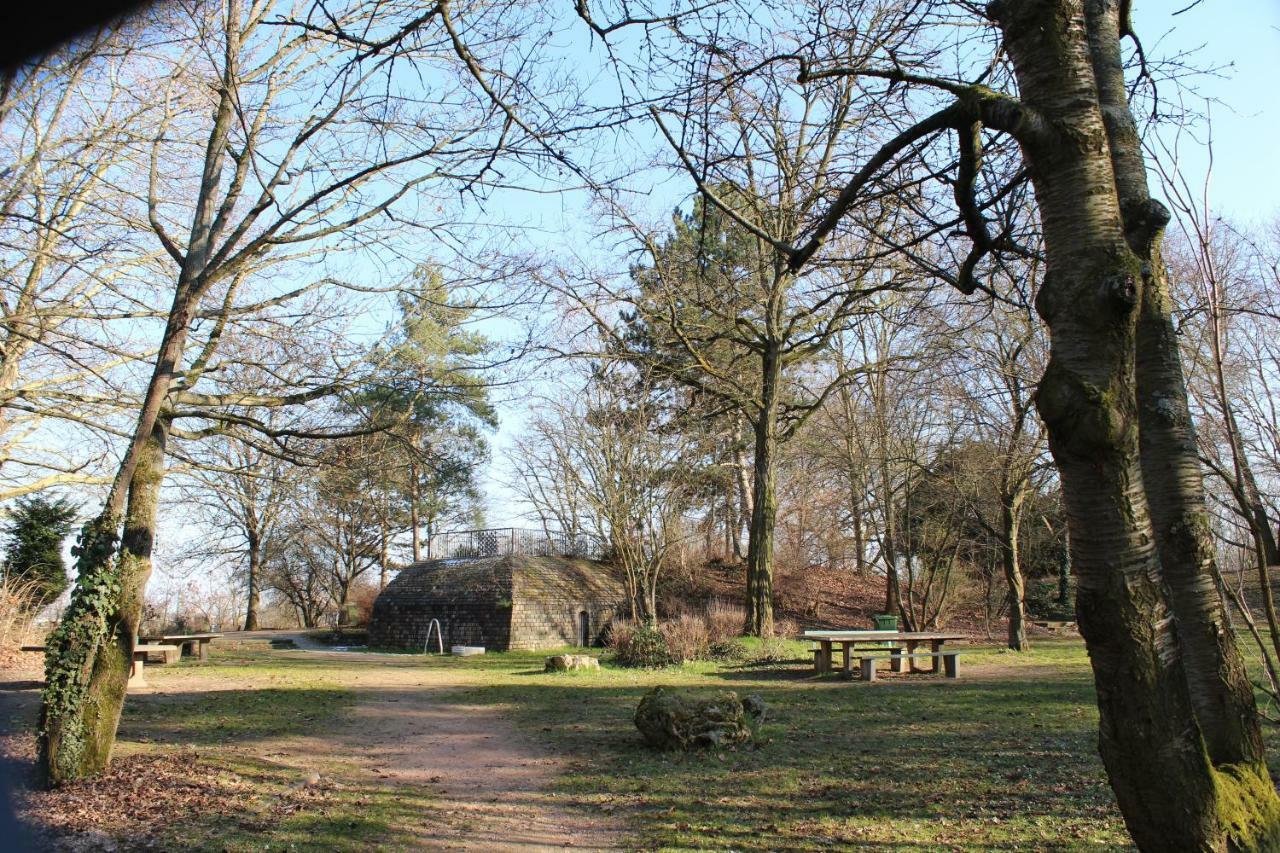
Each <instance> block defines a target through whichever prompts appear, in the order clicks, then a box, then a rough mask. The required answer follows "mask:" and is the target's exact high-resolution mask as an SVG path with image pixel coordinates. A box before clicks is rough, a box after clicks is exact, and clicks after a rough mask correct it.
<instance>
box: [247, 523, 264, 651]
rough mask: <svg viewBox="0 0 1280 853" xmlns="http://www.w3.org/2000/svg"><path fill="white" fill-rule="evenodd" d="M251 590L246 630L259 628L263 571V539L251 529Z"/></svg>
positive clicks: (249, 532) (249, 535) (249, 536)
mask: <svg viewBox="0 0 1280 853" xmlns="http://www.w3.org/2000/svg"><path fill="white" fill-rule="evenodd" d="M247 533H248V540H249V592H248V596H247V598H248V599H249V600H248V603H247V604H246V606H245V614H244V629H245V630H246V631H256V630H258V604H259V598H260V594H259V591H258V583H259V575H260V574H261V572H262V539H261V538H260V537H259V536H258V531H256V530H249V531H247Z"/></svg>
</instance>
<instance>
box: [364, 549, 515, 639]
mask: <svg viewBox="0 0 1280 853" xmlns="http://www.w3.org/2000/svg"><path fill="white" fill-rule="evenodd" d="M432 619H439V620H440V627H441V633H442V635H443V636H444V647H445V649H446V650H448V648H449V646H453V645H466V646H485V647H486V648H492V649H502V648H506V647H507V645H508V643H509V641H510V636H511V571H510V566H507V565H504V560H502V559H489V560H466V561H453V560H448V561H438V562H431V563H418V564H416V565H413V566H409V567H407V568H405V569H403V570H402V571H401V572H400V574H399V575H397V576H396V578H395V580H393V581H392V582H391V583H389V584H387V588H386V589H384V590H383V591H382V593H381V594H380V595H379V596H378V598H377V600H376V601H375V602H374V604H373V615H372V618H371V619H370V620H369V645H371V646H377V647H387V648H415V649H421V648H423V644H424V642H425V641H426V638H427V626H428V625H429V624H430V622H431V620H432ZM430 648H431V649H433V650H434V649H435V648H436V641H435V637H434V634H433V636H432V638H431V646H430Z"/></svg>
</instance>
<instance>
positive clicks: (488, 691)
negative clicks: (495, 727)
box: [460, 641, 1128, 851]
mask: <svg viewBox="0 0 1280 853" xmlns="http://www.w3.org/2000/svg"><path fill="white" fill-rule="evenodd" d="M795 648H796V651H797V653H798V655H800V656H807V652H806V651H805V648H806V647H805V646H803V645H801V644H797V645H796V647H795ZM961 660H962V663H961V678H960V679H959V680H956V681H947V680H943V679H935V678H897V679H885V680H883V681H881V682H878V683H876V684H861V683H857V682H854V683H848V682H843V681H839V680H828V679H824V680H817V679H814V678H812V677H810V676H809V673H808V671H807V668H806V667H804V666H803V665H794V664H793V665H790V666H774V667H750V666H725V665H709V664H696V665H687V666H685V667H683V668H680V669H671V670H662V671H654V672H637V671H634V670H621V669H611V668H605V669H604V670H602V671H601V672H600V673H599V674H595V673H591V674H581V673H573V674H558V675H548V674H542V673H541V672H540V669H541V661H542V656H541V655H519V654H505V655H492V656H487V659H486V660H485V661H484V662H483V663H477V664H474V665H476V666H483V667H484V668H485V672H486V673H487V674H488V675H489V676H490V677H489V678H488V679H487V682H486V683H485V684H484V685H483V686H477V687H475V688H473V689H472V690H470V691H468V694H467V695H466V696H465V697H460V699H464V700H465V701H468V702H497V703H502V704H503V705H505V706H507V707H508V708H509V709H510V711H511V713H512V714H513V715H514V716H515V718H516V719H518V720H519V721H520V724H521V725H522V726H524V727H525V728H527V729H528V730H530V731H531V732H533V733H535V734H538V735H539V736H541V737H543V738H546V739H547V740H549V741H551V742H552V743H554V744H556V745H557V747H558V748H559V749H561V750H563V751H565V752H567V753H568V754H570V755H572V756H574V757H575V766H576V772H574V773H573V774H572V775H570V776H569V777H567V778H565V779H563V780H562V782H561V786H562V789H563V790H564V792H565V793H567V794H570V795H572V796H575V797H577V798H578V799H580V800H581V801H582V802H583V803H584V804H589V805H590V806H591V807H595V808H612V809H615V810H617V812H618V813H621V814H624V815H626V817H627V818H628V820H629V822H630V824H631V826H632V827H633V829H634V831H635V833H636V836H635V841H636V844H637V846H638V847H641V848H643V849H665V850H697V849H716V850H728V849H732V850H778V849H786V850H816V849H830V848H831V847H832V846H837V847H845V848H857V847H863V848H868V849H881V850H895V851H905V850H949V849H968V850H975V849H981V850H1075V849H1093V850H1098V849H1117V848H1125V847H1126V846H1127V845H1128V836H1127V835H1126V834H1125V832H1124V827H1123V824H1122V823H1121V820H1120V817H1119V814H1118V812H1117V810H1116V808H1115V804H1114V800H1113V797H1112V795H1111V792H1110V790H1109V789H1108V788H1107V786H1106V782H1105V779H1104V776H1103V771H1102V766H1101V762H1100V760H1099V759H1098V757H1097V752H1096V749H1095V740H1096V727H1097V710H1096V708H1095V706H1094V696H1093V687H1092V682H1091V676H1090V672H1089V669H1088V664H1087V660H1086V658H1085V655H1084V650H1083V646H1082V645H1081V644H1080V643H1079V642H1078V641H1076V642H1069V641H1068V642H1062V641H1054V642H1046V643H1041V644H1038V645H1037V647H1036V648H1035V649H1034V650H1033V651H1032V652H1031V653H1030V654H1028V655H1021V656H1019V655H1013V654H1007V653H1001V652H997V651H980V652H973V653H969V654H966V655H964V656H963V657H962V659H961ZM463 665H471V664H469V663H468V664H463ZM966 669H968V670H969V671H970V672H971V673H973V674H972V675H969V676H967V677H966V673H965V670H966ZM653 685H680V686H689V687H706V688H717V689H724V688H730V689H734V690H737V691H739V692H740V693H741V692H747V693H759V694H760V695H761V696H762V697H763V698H764V699H765V700H766V702H767V703H768V705H769V720H768V722H767V724H766V726H765V728H764V731H763V734H764V735H765V737H766V738H767V741H768V742H767V743H764V744H762V745H760V746H759V747H757V748H746V749H739V750H737V751H730V752H722V753H718V754H707V753H702V754H690V755H680V754H663V753H655V752H654V751H652V750H650V749H648V748H647V747H646V746H645V745H644V744H643V743H642V742H641V740H640V739H639V736H638V734H637V732H636V731H635V728H634V726H633V725H632V723H631V714H632V713H633V712H634V709H635V705H636V703H637V701H638V699H639V697H640V696H641V695H642V694H643V692H644V691H645V690H646V689H647V688H649V687H650V686H653Z"/></svg>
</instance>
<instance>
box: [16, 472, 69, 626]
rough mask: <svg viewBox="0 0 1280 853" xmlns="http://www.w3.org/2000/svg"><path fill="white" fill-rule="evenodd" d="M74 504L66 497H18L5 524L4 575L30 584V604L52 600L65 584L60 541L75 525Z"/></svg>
mask: <svg viewBox="0 0 1280 853" xmlns="http://www.w3.org/2000/svg"><path fill="white" fill-rule="evenodd" d="M76 512H77V507H76V506H75V505H74V504H72V503H71V502H70V501H68V500H66V499H65V498H57V499H56V500H49V499H48V498H44V497H40V496H38V495H37V496H36V497H32V498H19V499H18V501H17V503H16V505H15V506H14V508H13V510H12V511H11V512H10V514H9V523H8V524H7V525H6V527H5V531H4V532H5V537H6V539H7V542H6V544H5V565H4V572H5V575H6V576H7V577H10V578H16V579H18V580H20V581H23V582H26V583H30V584H32V585H33V589H32V593H31V601H30V606H32V607H39V606H40V605H42V604H44V603H46V602H49V601H52V600H53V599H55V598H57V597H58V596H59V595H61V594H62V591H63V590H65V589H66V588H67V584H68V579H67V566H66V563H64V562H63V560H62V543H63V541H64V540H65V539H66V538H67V536H68V534H70V533H71V529H72V527H73V526H74V525H75V520H76Z"/></svg>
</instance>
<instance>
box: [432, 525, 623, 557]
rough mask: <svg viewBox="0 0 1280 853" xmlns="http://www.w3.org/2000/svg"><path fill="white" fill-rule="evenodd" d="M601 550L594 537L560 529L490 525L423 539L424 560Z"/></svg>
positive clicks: (595, 552)
mask: <svg viewBox="0 0 1280 853" xmlns="http://www.w3.org/2000/svg"><path fill="white" fill-rule="evenodd" d="M603 551H604V549H603V548H602V547H601V544H600V543H599V542H598V541H596V540H595V538H594V537H592V536H589V535H586V534H581V533H580V534H566V533H562V532H560V531H547V530H522V529H520V528H517V527H492V528H485V529H478V530H450V531H447V532H444V533H436V534H433V535H432V536H431V537H430V538H429V539H428V542H427V554H428V555H429V556H428V559H435V560H447V559H456V558H463V559H477V558H484V557H505V556H508V555H511V554H524V555H528V556H533V557H550V556H566V557H568V556H572V557H599V556H601V555H602V554H603Z"/></svg>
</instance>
